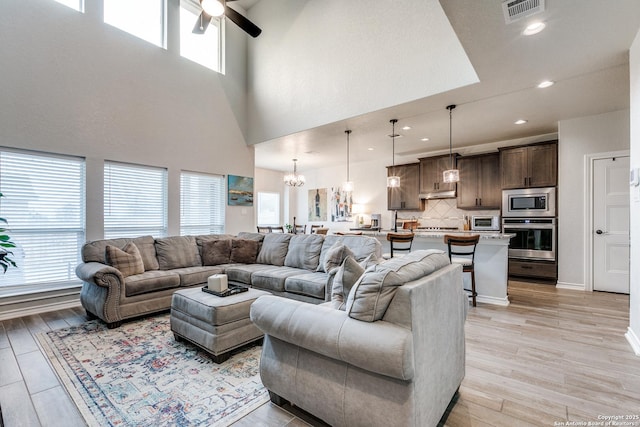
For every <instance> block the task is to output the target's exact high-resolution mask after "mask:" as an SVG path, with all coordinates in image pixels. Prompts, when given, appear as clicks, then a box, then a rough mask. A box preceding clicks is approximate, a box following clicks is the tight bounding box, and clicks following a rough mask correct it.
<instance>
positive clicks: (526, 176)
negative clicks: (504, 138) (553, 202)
mask: <svg viewBox="0 0 640 427" xmlns="http://www.w3.org/2000/svg"><path fill="white" fill-rule="evenodd" d="M500 164H501V169H502V188H503V189H507V188H527V187H553V186H555V185H556V184H557V181H558V179H557V176H558V143H557V141H552V142H545V143H542V144H536V145H529V146H525V147H515V148H505V149H502V150H500Z"/></svg>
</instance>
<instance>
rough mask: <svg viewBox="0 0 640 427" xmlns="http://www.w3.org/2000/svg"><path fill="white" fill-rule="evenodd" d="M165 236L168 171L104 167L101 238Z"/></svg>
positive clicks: (113, 165)
mask: <svg viewBox="0 0 640 427" xmlns="http://www.w3.org/2000/svg"><path fill="white" fill-rule="evenodd" d="M149 234H150V235H152V236H153V237H163V236H166V235H167V170H166V169H162V168H153V167H147V166H138V165H130V164H124V163H115V162H105V164H104V237H105V239H114V238H117V237H138V236H144V235H149Z"/></svg>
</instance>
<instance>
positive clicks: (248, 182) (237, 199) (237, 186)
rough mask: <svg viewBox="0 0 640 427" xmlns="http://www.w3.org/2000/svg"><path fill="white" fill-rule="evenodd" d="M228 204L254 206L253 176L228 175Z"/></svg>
mask: <svg viewBox="0 0 640 427" xmlns="http://www.w3.org/2000/svg"><path fill="white" fill-rule="evenodd" d="M227 204H228V205H229V206H253V178H252V177H248V176H237V175H228V177H227Z"/></svg>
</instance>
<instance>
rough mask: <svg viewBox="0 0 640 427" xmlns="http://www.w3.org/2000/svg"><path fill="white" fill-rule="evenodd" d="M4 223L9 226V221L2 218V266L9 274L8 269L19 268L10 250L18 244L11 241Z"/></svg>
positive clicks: (0, 234)
mask: <svg viewBox="0 0 640 427" xmlns="http://www.w3.org/2000/svg"><path fill="white" fill-rule="evenodd" d="M0 197H3V194H2V193H0ZM2 223H4V224H8V222H7V220H6V219H4V218H0V265H1V266H2V269H3V272H4V273H6V272H7V268H9V266H13V267H17V265H16V263H15V261H13V260H12V259H11V257H10V255H13V252H11V251H10V250H8V249H11V248H15V247H16V244H15V243H13V242H12V241H11V237H9V235H8V234H7V232H8V231H9V230H8V229H6V228H4V227H3V226H2Z"/></svg>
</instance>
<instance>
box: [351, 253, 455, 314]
mask: <svg viewBox="0 0 640 427" xmlns="http://www.w3.org/2000/svg"><path fill="white" fill-rule="evenodd" d="M449 264H450V261H449V257H448V256H447V254H445V253H444V252H443V251H439V250H435V249H430V250H426V251H425V250H421V251H414V252H411V253H409V254H407V255H405V256H403V257H401V258H398V257H396V258H391V259H390V260H389V261H387V262H385V263H383V264H377V265H374V266H372V267H369V268H368V269H367V270H366V271H365V272H364V274H363V275H362V277H361V278H360V280H358V283H356V284H355V285H354V287H353V289H352V290H351V292H350V293H349V295H348V298H347V306H346V311H347V313H348V315H349V317H352V318H354V319H358V320H363V321H365V322H375V321H376V320H380V319H382V318H383V316H384V313H385V312H386V311H387V308H388V307H389V304H391V300H392V299H393V297H394V295H395V293H396V289H397V288H398V286H402V285H404V284H405V283H408V282H411V281H413V280H417V279H420V278H422V277H425V276H428V275H429V274H431V273H433V272H434V271H436V270H439V269H441V268H443V267H445V266H447V265H449Z"/></svg>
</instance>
